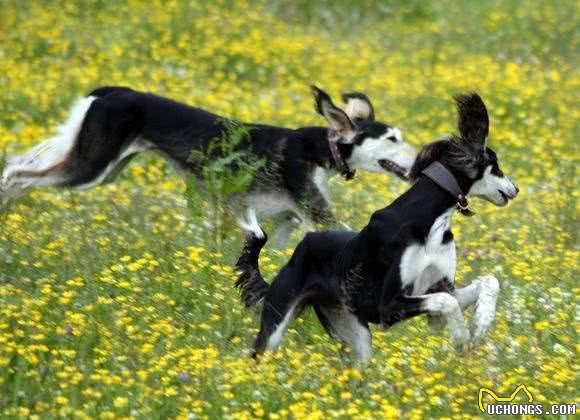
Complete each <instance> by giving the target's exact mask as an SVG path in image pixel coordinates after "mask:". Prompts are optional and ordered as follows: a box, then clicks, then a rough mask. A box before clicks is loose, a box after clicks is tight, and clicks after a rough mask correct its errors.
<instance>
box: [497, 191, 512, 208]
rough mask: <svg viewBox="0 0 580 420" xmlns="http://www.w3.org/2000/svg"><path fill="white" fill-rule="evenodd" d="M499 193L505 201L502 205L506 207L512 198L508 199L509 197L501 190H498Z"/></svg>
mask: <svg viewBox="0 0 580 420" xmlns="http://www.w3.org/2000/svg"><path fill="white" fill-rule="evenodd" d="M497 192H498V193H499V194H500V195H501V198H502V199H503V202H502V203H500V204H501V205H502V206H505V205H506V204H507V203H508V201H509V200H510V198H509V197H508V195H507V194H506V193H504V192H503V191H501V190H497Z"/></svg>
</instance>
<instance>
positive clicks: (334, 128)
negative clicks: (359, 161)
mask: <svg viewBox="0 0 580 420" xmlns="http://www.w3.org/2000/svg"><path fill="white" fill-rule="evenodd" d="M311 89H312V95H313V96H314V103H315V107H316V112H318V113H319V114H320V115H322V116H323V117H324V118H326V121H328V128H329V130H331V132H332V133H331V136H330V138H332V137H335V141H336V142H338V143H352V141H353V140H354V137H355V135H356V131H355V128H354V124H353V123H352V121H351V119H350V118H349V117H348V115H346V113H345V112H344V111H343V110H342V109H340V108H338V107H337V106H336V105H334V104H333V103H332V100H331V99H330V96H328V94H327V93H326V92H325V91H323V90H322V89H319V88H317V87H316V86H311Z"/></svg>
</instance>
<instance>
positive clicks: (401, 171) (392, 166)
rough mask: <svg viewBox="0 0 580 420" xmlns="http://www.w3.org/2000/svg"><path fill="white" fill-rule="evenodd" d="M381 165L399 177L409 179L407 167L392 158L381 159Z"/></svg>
mask: <svg viewBox="0 0 580 420" xmlns="http://www.w3.org/2000/svg"><path fill="white" fill-rule="evenodd" d="M379 165H381V168H383V169H384V170H386V171H388V172H391V173H393V174H395V175H396V176H397V177H399V178H401V179H403V180H405V181H408V180H409V176H408V174H407V170H406V169H405V168H403V167H402V166H399V165H397V164H396V163H395V162H393V161H392V160H388V159H380V160H379Z"/></svg>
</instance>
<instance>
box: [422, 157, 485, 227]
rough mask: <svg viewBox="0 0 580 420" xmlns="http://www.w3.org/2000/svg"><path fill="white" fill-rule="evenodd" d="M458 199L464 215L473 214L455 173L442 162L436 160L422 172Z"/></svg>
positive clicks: (460, 209) (457, 202)
mask: <svg viewBox="0 0 580 420" xmlns="http://www.w3.org/2000/svg"><path fill="white" fill-rule="evenodd" d="M421 173H422V174H423V175H425V176H426V177H428V178H429V179H431V180H432V181H433V182H435V183H436V184H437V185H439V186H440V187H441V188H443V189H444V190H445V191H447V192H448V193H449V194H451V195H452V196H453V197H455V199H456V206H457V210H459V212H460V213H461V214H463V215H464V216H473V215H474V214H475V213H474V212H472V211H471V210H470V209H469V202H468V201H467V197H465V194H463V191H461V188H460V187H459V184H458V183H457V180H456V179H455V177H454V176H453V174H452V173H451V172H450V171H449V169H447V168H446V167H445V166H443V164H442V163H441V162H438V161H435V162H433V163H432V164H431V165H429V166H427V167H426V168H425V169H423V171H422V172H421Z"/></svg>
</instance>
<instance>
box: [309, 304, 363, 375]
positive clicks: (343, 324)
mask: <svg viewBox="0 0 580 420" xmlns="http://www.w3.org/2000/svg"><path fill="white" fill-rule="evenodd" d="M315 312H316V315H317V316H318V319H319V320H320V322H321V324H322V325H323V326H324V328H325V329H326V331H327V332H328V333H329V334H330V336H331V337H333V338H334V339H336V340H338V341H340V342H341V343H342V344H343V345H345V346H347V347H349V348H350V349H351V350H352V351H353V352H354V355H355V356H356V358H357V359H358V360H360V361H361V362H362V363H363V364H367V363H368V362H369V361H370V359H371V356H372V335H371V332H370V330H369V327H368V325H367V324H366V323H364V322H361V321H360V320H359V319H358V318H357V317H356V316H355V315H354V314H353V313H352V312H350V311H349V310H348V309H346V308H337V307H330V306H316V307H315Z"/></svg>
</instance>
